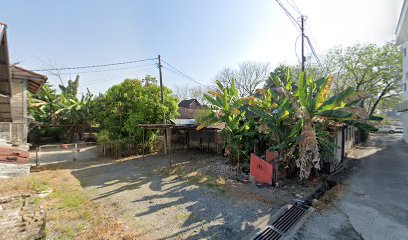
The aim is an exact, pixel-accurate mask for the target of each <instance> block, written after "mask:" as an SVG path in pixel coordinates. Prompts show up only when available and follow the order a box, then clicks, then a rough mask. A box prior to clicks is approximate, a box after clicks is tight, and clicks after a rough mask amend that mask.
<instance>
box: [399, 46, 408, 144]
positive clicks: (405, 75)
mask: <svg viewBox="0 0 408 240" xmlns="http://www.w3.org/2000/svg"><path fill="white" fill-rule="evenodd" d="M404 49H405V50H404ZM401 50H402V55H403V72H402V81H401V85H402V89H403V90H404V84H405V85H406V89H405V92H403V97H404V100H405V101H408V42H404V43H403V44H401ZM400 118H401V122H402V124H403V125H404V140H405V142H407V143H408V112H403V113H401V115H400Z"/></svg>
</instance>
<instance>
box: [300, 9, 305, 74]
mask: <svg viewBox="0 0 408 240" xmlns="http://www.w3.org/2000/svg"><path fill="white" fill-rule="evenodd" d="M304 22H305V16H303V15H301V16H300V30H301V31H302V72H304V71H305V62H306V58H305V28H304Z"/></svg>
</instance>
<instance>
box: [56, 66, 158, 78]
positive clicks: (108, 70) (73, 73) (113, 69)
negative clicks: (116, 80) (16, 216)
mask: <svg viewBox="0 0 408 240" xmlns="http://www.w3.org/2000/svg"><path fill="white" fill-rule="evenodd" d="M146 66H156V63H151V64H144V65H137V66H132V67H124V68H110V69H104V70H97V71H83V72H67V73H59V75H79V74H84V73H99V72H113V71H117V70H126V69H134V68H139V67H146Z"/></svg>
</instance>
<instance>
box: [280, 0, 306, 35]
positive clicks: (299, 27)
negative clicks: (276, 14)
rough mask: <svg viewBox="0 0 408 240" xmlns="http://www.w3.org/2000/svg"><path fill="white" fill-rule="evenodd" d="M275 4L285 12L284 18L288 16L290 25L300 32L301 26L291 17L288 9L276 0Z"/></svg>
mask: <svg viewBox="0 0 408 240" xmlns="http://www.w3.org/2000/svg"><path fill="white" fill-rule="evenodd" d="M276 2H277V3H278V4H279V6H280V7H281V8H282V10H283V11H284V12H285V14H286V16H288V18H289V20H290V21H291V23H292V24H293V25H294V26H295V28H296V29H297V30H298V31H300V30H301V26H300V25H299V23H298V21H296V19H295V18H294V17H293V15H292V14H291V13H290V12H289V11H288V9H287V8H286V7H285V6H284V5H283V4H282V3H281V2H280V0H276Z"/></svg>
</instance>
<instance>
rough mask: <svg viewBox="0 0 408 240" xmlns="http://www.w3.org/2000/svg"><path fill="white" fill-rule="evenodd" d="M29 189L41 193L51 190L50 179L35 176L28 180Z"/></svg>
mask: <svg viewBox="0 0 408 240" xmlns="http://www.w3.org/2000/svg"><path fill="white" fill-rule="evenodd" d="M28 189H30V190H33V191H35V192H37V193H40V192H44V191H47V190H49V189H50V186H49V182H48V181H45V180H39V179H35V178H34V179H30V180H29V181H28Z"/></svg>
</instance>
